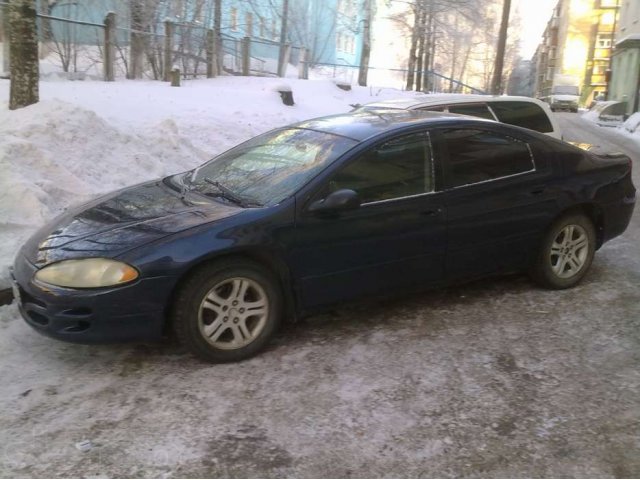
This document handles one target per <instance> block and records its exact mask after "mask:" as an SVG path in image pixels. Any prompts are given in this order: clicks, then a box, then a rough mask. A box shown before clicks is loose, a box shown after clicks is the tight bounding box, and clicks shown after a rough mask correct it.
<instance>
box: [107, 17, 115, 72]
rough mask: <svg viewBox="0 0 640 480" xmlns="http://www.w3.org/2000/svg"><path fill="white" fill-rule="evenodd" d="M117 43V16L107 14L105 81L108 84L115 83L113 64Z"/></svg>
mask: <svg viewBox="0 0 640 480" xmlns="http://www.w3.org/2000/svg"><path fill="white" fill-rule="evenodd" d="M115 41H116V14H115V13H113V12H109V13H107V16H106V17H105V19H104V79H105V81H107V82H113V81H115V79H116V78H115V73H114V69H113V64H114V61H115V56H116V55H115Z"/></svg>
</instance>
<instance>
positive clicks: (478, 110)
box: [449, 105, 495, 120]
mask: <svg viewBox="0 0 640 480" xmlns="http://www.w3.org/2000/svg"><path fill="white" fill-rule="evenodd" d="M449 113H458V114H460V115H471V116H472V117H480V118H487V119H489V120H495V117H494V116H493V115H492V114H491V112H490V111H489V109H488V108H487V106H486V105H449Z"/></svg>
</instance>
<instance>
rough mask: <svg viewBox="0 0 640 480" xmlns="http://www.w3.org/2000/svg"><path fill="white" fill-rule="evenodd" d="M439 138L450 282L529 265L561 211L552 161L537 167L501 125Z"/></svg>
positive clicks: (525, 146)
mask: <svg viewBox="0 0 640 480" xmlns="http://www.w3.org/2000/svg"><path fill="white" fill-rule="evenodd" d="M507 132H508V130H507ZM436 135H437V136H438V139H439V141H440V142H441V144H442V150H443V152H444V155H445V157H446V160H445V161H444V162H443V164H444V167H443V169H444V174H445V183H446V187H447V193H446V201H445V203H446V208H447V215H448V239H447V244H448V248H447V259H446V270H447V279H448V280H450V281H455V280H460V279H467V278H470V277H473V276H475V275H478V276H482V275H485V274H490V273H494V272H502V271H509V270H517V269H520V268H522V267H524V266H526V265H527V262H529V261H530V260H531V258H532V255H533V254H534V253H535V251H536V249H537V246H538V243H539V240H540V238H541V236H542V234H543V232H544V230H545V229H546V228H547V226H548V225H549V223H550V222H551V220H552V218H553V215H555V212H556V211H557V208H556V207H555V205H556V203H555V197H554V189H553V186H552V183H551V182H550V176H551V171H550V170H549V169H548V168H547V164H546V162H545V159H544V158H542V157H539V158H538V160H539V161H538V162H537V164H536V161H535V159H534V152H539V151H538V150H536V149H535V148H533V149H532V146H531V145H530V144H529V143H528V142H527V141H526V139H523V138H518V137H517V136H514V135H517V134H514V133H513V132H509V134H506V133H504V131H503V130H501V129H499V128H495V127H494V128H491V127H478V126H469V127H463V128H449V129H441V130H438V131H437V132H436ZM540 155H541V154H540Z"/></svg>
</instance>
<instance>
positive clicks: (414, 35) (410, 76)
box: [407, 5, 420, 90]
mask: <svg viewBox="0 0 640 480" xmlns="http://www.w3.org/2000/svg"><path fill="white" fill-rule="evenodd" d="M414 8H415V11H414V14H413V29H412V31H411V48H410V49H409V63H408V64H407V90H413V82H414V81H415V69H416V50H417V48H418V31H419V28H420V19H419V16H420V10H418V8H419V7H418V6H417V5H416V6H415V7H414Z"/></svg>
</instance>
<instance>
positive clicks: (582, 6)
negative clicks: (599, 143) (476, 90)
mask: <svg viewBox="0 0 640 480" xmlns="http://www.w3.org/2000/svg"><path fill="white" fill-rule="evenodd" d="M631 2H636V3H637V0H631ZM619 8H620V0H559V1H558V3H557V4H556V7H555V9H554V11H553V15H552V17H551V18H550V19H549V22H548V24H547V27H546V29H545V31H544V34H543V41H542V43H541V44H540V45H539V46H538V49H537V51H536V54H535V55H534V62H535V65H536V96H538V97H546V96H548V95H549V93H550V91H551V87H552V86H553V82H554V78H557V76H558V75H561V76H564V77H573V78H575V79H576V81H577V84H578V85H580V86H581V103H582V104H583V105H589V104H590V103H591V102H592V101H593V100H594V99H595V98H602V97H604V96H606V95H607V91H608V83H609V78H610V62H611V54H612V52H613V41H614V40H613V37H614V32H615V30H616V26H617V22H618V13H619Z"/></svg>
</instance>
